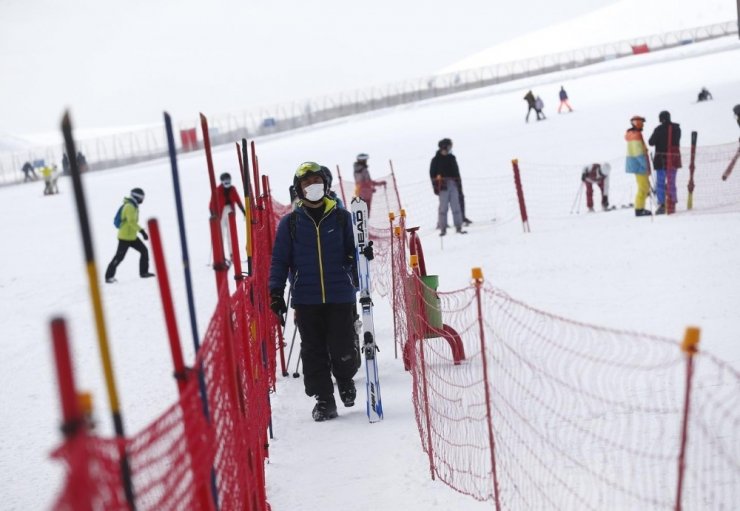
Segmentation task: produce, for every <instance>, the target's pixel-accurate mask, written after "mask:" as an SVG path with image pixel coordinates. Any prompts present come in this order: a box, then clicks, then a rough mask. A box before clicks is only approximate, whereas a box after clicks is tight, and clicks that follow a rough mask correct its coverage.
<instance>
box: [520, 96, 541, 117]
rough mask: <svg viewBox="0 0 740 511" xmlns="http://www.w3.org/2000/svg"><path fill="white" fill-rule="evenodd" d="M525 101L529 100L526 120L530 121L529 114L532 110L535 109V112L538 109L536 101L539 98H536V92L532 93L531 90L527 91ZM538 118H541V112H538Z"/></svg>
mask: <svg viewBox="0 0 740 511" xmlns="http://www.w3.org/2000/svg"><path fill="white" fill-rule="evenodd" d="M524 101H526V102H527V116H526V117H525V118H524V121H525V122H529V114H530V113H531V112H532V110H534V111H535V112H536V111H537V109H536V108H535V103H536V101H537V100H536V99H535V98H534V94H532V91H531V90H529V91H527V93H526V94H525V95H524ZM537 120H538V121H539V120H540V115H539V114H537Z"/></svg>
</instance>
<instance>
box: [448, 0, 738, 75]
mask: <svg viewBox="0 0 740 511" xmlns="http://www.w3.org/2000/svg"><path fill="white" fill-rule="evenodd" d="M737 15H738V13H737V10H736V7H735V6H734V5H732V2H726V1H724V0H706V1H704V2H694V1H692V0H650V1H647V2H646V1H644V0H619V1H618V2H614V3H612V4H610V5H607V6H604V7H601V8H600V9H596V10H594V11H592V12H588V13H585V14H582V15H580V16H577V17H574V18H571V19H568V20H566V21H563V22H561V23H556V24H552V25H550V26H547V27H545V28H542V29H540V30H537V31H535V32H528V33H526V34H523V35H521V36H519V37H515V38H513V39H509V40H507V41H504V42H502V43H499V44H496V45H494V46H491V47H490V48H487V49H485V50H483V51H480V52H477V53H475V54H473V55H470V56H468V57H466V58H464V59H462V60H460V61H458V62H455V63H453V64H451V65H449V66H446V67H445V68H444V69H442V70H441V71H440V73H448V72H453V71H461V70H464V69H471V68H476V67H483V66H489V65H494V64H500V63H503V62H512V61H516V60H521V59H528V58H531V57H537V56H541V55H549V54H553V53H560V52H565V51H569V50H578V49H582V48H583V47H584V46H597V45H601V44H608V43H614V42H617V41H624V40H630V39H635V38H643V37H646V36H651V35H655V34H663V33H666V32H672V31H676V30H684V29H689V28H695V27H701V26H706V25H712V24H714V23H723V22H726V21H732V20H736V19H737Z"/></svg>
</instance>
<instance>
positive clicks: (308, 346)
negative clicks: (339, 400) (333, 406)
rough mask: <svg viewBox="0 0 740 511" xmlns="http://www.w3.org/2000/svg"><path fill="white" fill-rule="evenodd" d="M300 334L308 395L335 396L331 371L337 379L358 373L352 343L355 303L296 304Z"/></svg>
mask: <svg viewBox="0 0 740 511" xmlns="http://www.w3.org/2000/svg"><path fill="white" fill-rule="evenodd" d="M294 307H295V312H296V322H297V323H298V331H299V332H300V334H301V357H302V359H303V385H304V388H305V391H306V395H308V396H320V397H323V398H328V397H330V396H333V395H334V383H333V382H332V380H331V376H332V374H333V375H334V378H336V380H337V382H344V381H347V380H350V379H352V377H353V376H354V375H355V374H356V373H357V369H358V366H357V361H358V359H359V354H358V353H357V349H358V348H357V347H356V345H355V342H354V341H355V339H354V338H355V325H354V323H355V304H354V303H325V304H318V305H301V304H295V305H294Z"/></svg>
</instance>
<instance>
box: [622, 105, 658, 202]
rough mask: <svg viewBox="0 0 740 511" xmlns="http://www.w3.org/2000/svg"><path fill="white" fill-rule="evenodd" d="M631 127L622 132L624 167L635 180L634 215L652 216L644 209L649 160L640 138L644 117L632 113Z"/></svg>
mask: <svg viewBox="0 0 740 511" xmlns="http://www.w3.org/2000/svg"><path fill="white" fill-rule="evenodd" d="M630 124H631V127H630V128H629V129H628V130H627V132H626V133H625V134H624V139H625V140H626V141H627V159H626V161H625V167H626V171H627V173H628V174H634V175H635V180H636V181H637V194H636V195H635V216H652V214H653V213H652V212H651V211H650V210H648V209H645V201H646V200H647V196H648V194H649V193H650V179H649V178H650V160H649V159H648V152H647V147H646V146H645V141H644V140H643V138H642V128H643V126H644V125H645V118H644V117H641V116H639V115H634V116H632V118H631V119H630Z"/></svg>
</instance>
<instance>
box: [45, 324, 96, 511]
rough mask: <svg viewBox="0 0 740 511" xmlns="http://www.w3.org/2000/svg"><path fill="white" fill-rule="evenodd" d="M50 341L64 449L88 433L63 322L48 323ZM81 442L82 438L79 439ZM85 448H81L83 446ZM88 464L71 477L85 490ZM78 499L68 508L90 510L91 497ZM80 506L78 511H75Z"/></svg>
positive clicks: (87, 483) (86, 487)
mask: <svg viewBox="0 0 740 511" xmlns="http://www.w3.org/2000/svg"><path fill="white" fill-rule="evenodd" d="M51 338H52V344H53V346H54V359H55V362H56V367H57V383H58V384H59V397H60V400H61V403H62V427H61V429H62V433H63V434H64V440H65V442H66V443H67V445H70V444H69V442H71V441H72V440H74V439H75V438H78V435H80V434H82V435H84V434H85V433H86V432H87V422H86V421H85V417H83V415H82V410H81V409H80V402H79V399H78V396H77V388H76V386H75V380H74V370H73V369H72V358H71V357H70V355H69V339H68V337H67V327H66V324H65V322H64V319H62V318H54V319H52V320H51ZM80 440H81V441H83V442H84V436H83V437H82V438H80ZM82 445H84V444H82ZM87 467H88V465H87V460H85V463H79V464H77V465H76V466H75V467H74V474H73V476H74V477H75V479H76V480H77V483H78V486H79V487H80V488H83V489H85V490H88V489H89V484H90V481H89V475H88V470H87ZM78 496H79V497H80V498H79V499H77V500H75V501H74V502H70V504H74V505H75V506H76V507H75V508H76V509H81V510H82V511H86V510H91V509H92V508H93V506H92V502H91V501H90V498H89V497H91V495H89V494H86V495H83V494H81V495H78ZM77 506H79V507H77Z"/></svg>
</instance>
